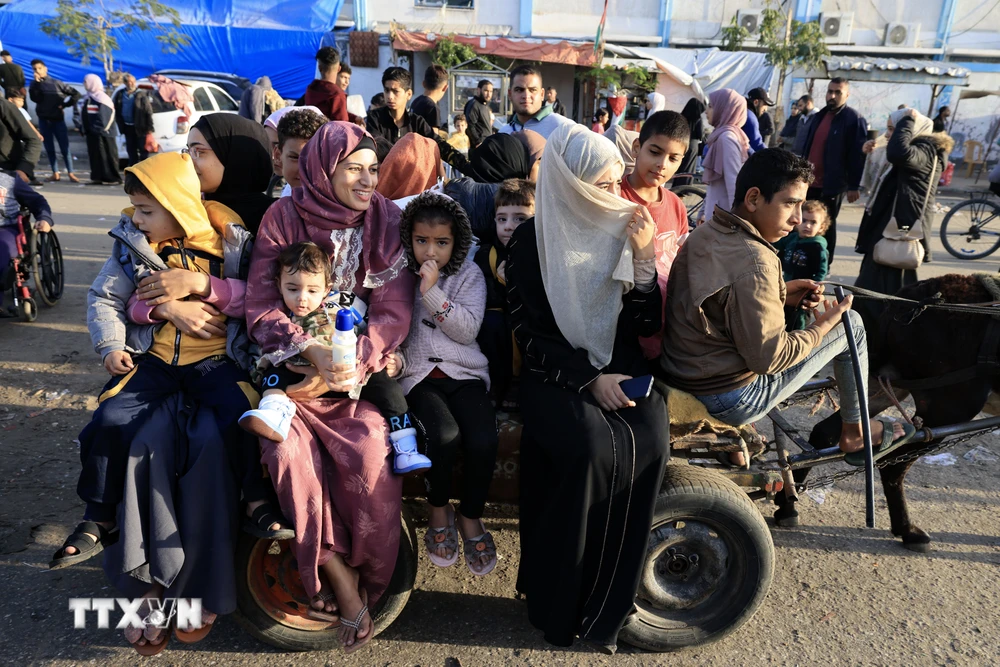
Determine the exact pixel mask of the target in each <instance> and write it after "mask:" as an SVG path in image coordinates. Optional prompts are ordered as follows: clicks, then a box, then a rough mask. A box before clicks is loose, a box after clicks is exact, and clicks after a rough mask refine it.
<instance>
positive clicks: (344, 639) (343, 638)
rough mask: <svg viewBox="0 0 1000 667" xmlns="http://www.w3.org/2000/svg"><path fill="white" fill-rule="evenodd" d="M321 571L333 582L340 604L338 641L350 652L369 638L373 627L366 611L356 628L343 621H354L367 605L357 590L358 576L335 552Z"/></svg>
mask: <svg viewBox="0 0 1000 667" xmlns="http://www.w3.org/2000/svg"><path fill="white" fill-rule="evenodd" d="M323 571H324V572H325V573H326V575H327V577H329V579H330V583H331V584H333V592H334V595H336V596H337V602H338V603H339V604H340V643H341V644H342V645H343V646H344V648H345V649H347V652H348V653H350V652H352V651H354V650H356V649H357V648H360V647H361V645H362V644H364V643H366V640H368V639H371V635H372V631H373V629H374V626H373V625H372V620H371V615H370V614H368V613H367V612H366V613H365V614H364V615H362V616H361V627H360V628H359V629H358V630H355V629H354V628H352V627H350V626H349V625H347V624H346V623H345V621H351V622H354V621H355V620H356V619H357V618H358V616H359V615H361V610H362V609H364V608H365V607H366V606H367V602H366V601H365V600H363V599H362V594H361V593H360V592H359V590H358V583H359V581H360V577H359V576H358V572H357V570H355V569H354V568H352V567H350V566H349V565H348V564H347V563H345V562H344V559H343V558H342V557H341V556H340V554H336V553H335V554H334V555H333V557H332V558H331V559H330V560H328V561H327V562H326V564H324V565H323ZM365 598H367V594H365Z"/></svg>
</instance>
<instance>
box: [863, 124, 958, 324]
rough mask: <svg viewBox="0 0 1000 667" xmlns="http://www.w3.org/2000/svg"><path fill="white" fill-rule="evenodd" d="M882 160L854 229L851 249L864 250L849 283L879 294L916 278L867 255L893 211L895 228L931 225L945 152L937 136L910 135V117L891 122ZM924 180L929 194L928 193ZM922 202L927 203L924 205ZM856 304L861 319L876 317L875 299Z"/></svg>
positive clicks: (900, 287)
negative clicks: (885, 168) (881, 174)
mask: <svg viewBox="0 0 1000 667" xmlns="http://www.w3.org/2000/svg"><path fill="white" fill-rule="evenodd" d="M935 158H936V164H935ZM886 159H887V160H888V161H889V163H890V164H891V165H892V169H891V170H890V171H889V172H888V173H887V174H886V176H885V180H884V181H883V182H882V184H881V186H880V187H879V189H878V191H877V192H876V193H875V195H874V196H875V201H873V202H872V203H871V205H870V206H869V207H868V209H867V210H866V211H865V215H864V217H863V218H862V219H861V227H860V228H859V229H858V240H857V243H856V244H855V246H854V250H855V251H856V252H859V253H861V254H863V255H864V258H863V259H862V260H861V271H860V272H859V273H858V278H857V280H856V281H855V282H854V284H855V285H857V286H858V287H863V288H865V289H870V290H874V291H876V292H882V293H883V294H895V293H896V292H898V291H899V290H900V289H902V288H903V287H904V286H905V285H911V284H913V283H915V282H917V279H918V278H917V272H916V271H915V270H912V271H911V270H904V269H896V268H893V267H891V266H883V265H881V264H877V263H876V262H875V259H874V258H873V256H872V255H873V253H874V250H875V244H876V243H878V242H879V241H880V240H881V239H882V234H883V232H884V231H885V228H886V225H888V224H889V220H890V219H891V218H892V217H893V215H894V214H895V216H896V221H897V224H899V226H900V228H904V227H905V228H910V227H911V226H912V225H921V227H922V228H923V229H924V230H926V229H928V228H929V227H930V225H929V223H928V222H927V218H928V216H932V215H933V213H932V212H931V211H930V210H929V209H930V204H931V203H933V201H934V196H935V194H936V192H937V185H938V177H939V176H940V174H941V170H942V168H943V167H944V165H945V159H946V157H945V155H944V154H943V152H942V149H941V145H940V143H939V141H938V139H937V138H936V137H934V136H922V137H916V138H914V137H913V119H912V118H903V119H902V120H901V121H900V122H899V123H898V124H897V125H896V129H895V131H894V132H893V135H892V139H890V140H889V145H888V146H887V147H886ZM932 169H933V170H934V173H933V174H931V170H932ZM928 184H930V187H931V191H930V193H928V192H927V186H928ZM925 202H927V204H928V205H927V206H926V207H925V206H924V203H925ZM925 236H926V234H925ZM855 308H856V309H857V310H858V312H859V313H861V315H862V317H864V318H865V320H866V322H867V321H874V320H875V319H877V318H878V304H877V303H875V302H872V301H867V300H862V301H858V302H856V303H855Z"/></svg>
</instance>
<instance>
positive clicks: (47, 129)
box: [38, 118, 73, 174]
mask: <svg viewBox="0 0 1000 667" xmlns="http://www.w3.org/2000/svg"><path fill="white" fill-rule="evenodd" d="M38 131H39V132H41V133H42V143H44V144H45V155H46V156H47V157H48V158H49V165H50V166H51V167H52V171H53V173H55V172H57V171H59V170H58V169H57V168H56V142H57V141H58V142H59V151H60V152H61V153H62V156H63V162H65V163H66V171H67V172H68V173H70V174H72V173H73V155H72V154H71V153H70V152H69V131H68V130H67V129H66V121H64V120H62V119H60V120H47V119H45V118H39V119H38Z"/></svg>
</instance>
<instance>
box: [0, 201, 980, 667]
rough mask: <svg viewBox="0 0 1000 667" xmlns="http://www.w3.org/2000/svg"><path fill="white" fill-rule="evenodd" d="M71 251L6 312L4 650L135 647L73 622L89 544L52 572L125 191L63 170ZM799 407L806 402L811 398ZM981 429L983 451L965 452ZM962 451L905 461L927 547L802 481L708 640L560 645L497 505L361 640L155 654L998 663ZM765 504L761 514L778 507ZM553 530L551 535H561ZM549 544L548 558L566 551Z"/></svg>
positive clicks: (109, 658) (226, 625)
mask: <svg viewBox="0 0 1000 667" xmlns="http://www.w3.org/2000/svg"><path fill="white" fill-rule="evenodd" d="M44 193H45V195H46V197H48V198H49V200H50V202H51V203H52V205H53V208H54V210H55V211H56V217H57V229H58V231H59V235H60V238H61V239H62V243H63V247H64V249H65V253H66V268H67V287H66V295H65V297H64V299H63V300H62V302H60V303H59V305H58V306H57V307H56V308H54V309H43V310H42V312H41V314H40V317H39V319H38V321H37V322H35V323H33V324H21V323H18V322H13V321H10V320H4V321H0V454H2V457H0V600H2V601H3V609H2V611H0V664H5V665H29V664H53V665H72V664H100V665H133V664H138V658H137V656H136V654H135V653H134V652H133V651H131V650H130V649H129V648H127V645H126V643H125V641H124V639H123V638H122V637H121V635H120V633H117V632H115V631H113V630H98V629H96V628H94V627H93V622H91V627H90V628H89V629H87V630H74V629H73V624H72V614H71V613H70V612H69V611H68V601H67V600H68V598H70V597H111V596H113V595H114V591H113V590H112V589H110V588H109V587H108V584H107V582H106V580H105V578H104V575H103V573H102V571H101V569H100V567H99V564H98V563H97V562H95V561H91V562H89V563H87V564H84V565H82V566H78V567H75V568H70V569H68V570H62V571H60V572H50V571H49V570H48V569H47V563H48V560H49V558H50V557H51V554H52V552H53V551H54V550H55V549H56V547H57V546H58V545H59V544H60V543H61V542H62V539H63V538H64V537H65V535H66V534H67V533H68V532H69V530H70V529H71V527H72V526H73V525H74V524H75V523H76V521H77V519H78V517H79V516H80V513H81V511H82V505H81V503H80V502H79V501H78V499H77V497H76V491H75V488H76V479H77V474H78V471H79V460H78V448H77V445H76V444H75V442H74V440H75V438H76V437H77V434H78V432H79V430H80V429H81V427H82V426H83V425H84V424H85V423H86V421H87V420H88V418H89V414H90V412H91V410H93V409H94V407H95V404H96V401H95V398H94V397H95V396H96V394H97V392H98V390H99V389H100V387H101V386H102V384H103V383H104V382H105V381H106V379H107V376H106V375H105V373H104V371H103V369H102V367H101V365H100V359H99V358H98V357H97V355H96V354H95V353H94V352H93V350H92V348H91V345H90V339H89V337H88V335H87V329H86V303H85V301H86V291H87V287H88V286H89V285H90V282H91V280H92V279H93V277H94V275H95V274H96V272H97V271H98V269H99V268H100V266H101V263H102V262H103V261H104V260H105V259H106V256H107V251H108V250H109V248H110V245H111V244H110V239H109V238H108V237H107V235H106V232H107V230H108V229H109V228H110V227H111V226H112V225H113V224H114V222H115V221H116V220H117V215H118V211H119V210H120V209H121V207H122V206H123V205H125V204H126V199H125V197H124V195H122V194H121V193H120V192H118V191H112V190H108V189H99V188H92V187H75V186H71V185H60V186H49V187H46V188H45V190H44ZM860 215H861V209H860V208H859V207H847V208H845V213H844V216H843V218H844V220H843V222H844V224H843V227H844V231H843V232H842V238H843V240H842V241H841V246H842V247H844V248H849V247H850V246H851V245H852V242H853V238H851V237H852V236H853V234H854V233H855V232H856V229H857V223H858V221H859V219H860ZM936 247H937V253H936V257H935V262H934V263H933V264H931V265H929V266H927V267H925V268H922V269H921V275H922V276H923V277H928V276H930V275H934V274H939V273H947V272H953V271H960V272H969V271H972V270H979V271H991V270H993V268H994V267H995V266H996V262H997V261H1000V256H998V257H996V258H991V259H990V260H986V262H985V263H983V262H978V263H965V264H962V263H960V262H957V261H954V260H950V258H948V256H947V254H946V253H945V252H944V251H943V250H942V249H941V248H940V245H939V244H937V246H936ZM858 259H859V258H857V256H855V255H853V254H848V253H843V255H839V256H838V259H837V263H836V264H835V265H834V267H835V274H836V276H835V277H837V278H843V279H850V280H853V277H854V275H856V273H857V268H858V264H859V261H858ZM796 418H797V419H803V420H804V413H801V412H800V413H799V414H798V415H797V416H796ZM973 447H980V448H982V449H981V450H977V451H979V452H980V453H981V452H982V451H983V450H985V451H986V453H987V454H990V455H992V456H993V457H994V460H993V461H987V462H982V461H981V462H978V463H976V462H972V461H970V460H967V459H966V458H964V457H963V455H964V454H966V453H967V452H968V451H969V450H970V449H972V448H973ZM952 453H953V454H954V455H955V457H956V460H955V461H956V462H955V464H954V465H950V466H934V465H927V464H923V463H920V464H917V465H916V466H915V467H914V469H913V471H912V472H911V474H910V476H909V478H908V480H907V481H908V487H907V488H908V491H909V499H910V503H911V511H912V514H913V517H914V518H915V519H916V522H917V523H918V524H919V525H920V526H922V527H923V528H925V529H926V530H928V531H929V532H930V533H931V534H932V535H933V536H934V538H935V540H936V541H935V543H934V549H933V550H932V552H931V553H929V554H926V555H919V554H914V553H910V552H908V551H904V550H903V549H901V548H900V547H899V545H898V543H897V541H896V540H894V539H893V538H892V536H891V535H889V533H888V530H887V528H888V517H887V515H886V513H885V505H884V502H883V501H882V500H881V498H879V504H878V514H877V521H878V529H876V530H867V529H864V528H863V527H862V526H863V525H864V510H863V491H862V487H861V480H860V478H859V477H854V478H852V479H851V480H848V481H844V482H841V483H838V485H837V486H836V487H835V488H834V489H833V490H832V491H831V492H830V493H828V494H827V495H826V497H825V498H824V502H823V503H822V504H817V502H816V501H814V500H810V499H804V502H803V503H802V505H803V506H804V507H803V509H804V513H803V517H802V519H803V521H802V523H803V526H802V527H801V528H797V529H793V530H783V529H774V530H773V531H772V532H773V537H774V542H775V545H776V547H777V568H776V573H775V578H774V583H773V585H772V587H771V591H770V594H769V596H768V598H767V601H766V602H765V604H764V606H763V607H762V608H761V610H760V612H759V613H758V614H757V615H756V617H755V618H754V619H753V620H752V621H751V622H750V623H749V624H748V625H746V626H745V627H744V628H742V629H741V630H740V631H739V632H737V633H736V634H735V635H734V636H732V637H730V638H728V639H726V640H724V641H722V642H720V643H718V644H715V645H712V646H709V647H705V648H702V649H697V650H690V651H687V652H683V653H679V654H675V655H670V656H656V655H649V654H643V653H640V652H637V651H632V650H630V649H628V648H627V647H624V646H623V647H622V651H621V653H620V654H619V655H618V656H616V657H614V658H606V657H603V656H599V655H597V654H595V653H593V652H591V651H589V650H588V649H586V648H583V647H580V648H576V649H572V650H568V651H563V650H552V649H551V648H550V647H548V646H547V645H546V644H544V643H543V642H542V641H541V639H540V637H539V636H538V634H537V633H536V632H534V631H533V630H532V629H531V628H530V626H529V625H528V623H527V619H526V616H525V613H524V611H523V609H522V605H521V603H519V602H518V601H517V600H515V598H514V579H515V575H516V570H517V563H518V552H517V534H516V522H515V520H514V519H513V517H514V514H513V513H512V512H511V511H510V510H509V509H508V510H507V511H498V510H497V509H493V510H491V511H490V513H489V514H488V516H487V519H488V523H489V525H490V528H491V530H493V532H494V535H495V536H496V538H497V543H498V546H499V549H500V551H501V554H502V560H501V561H500V566H499V567H498V568H497V571H496V572H495V573H494V574H493V575H492V576H491V577H488V578H486V579H485V580H477V579H476V578H474V577H473V576H472V575H471V574H469V573H468V572H467V571H466V570H464V569H459V568H452V569H450V570H436V569H434V568H433V567H432V566H431V565H430V563H429V562H428V561H427V560H426V559H425V558H424V557H423V556H421V562H420V573H419V575H418V579H417V590H415V591H414V593H413V596H412V597H411V599H410V602H409V604H408V606H407V607H406V609H405V611H404V612H403V614H402V616H401V617H400V618H399V619H398V620H397V621H396V623H395V624H393V625H392V626H391V627H390V628H389V629H388V630H387V631H386V632H385V633H384V634H383V635H381V636H379V637H378V638H377V639H376V640H375V642H373V645H372V647H371V648H368V649H366V650H364V651H362V652H360V653H358V654H355V655H354V656H351V657H349V658H345V657H344V656H343V655H342V654H340V653H339V652H336V651H334V652H326V653H311V654H289V653H282V652H279V651H277V650H275V649H273V648H271V647H269V646H266V645H263V644H260V643H258V642H257V641H255V640H254V639H252V638H251V637H250V636H248V635H247V634H246V633H245V632H243V631H242V630H241V629H240V627H239V626H238V625H237V624H236V623H235V622H234V621H233V620H232V619H231V618H223V619H220V621H219V622H218V627H217V628H216V629H215V630H214V631H213V633H212V634H211V635H210V636H209V638H208V639H207V640H205V641H204V642H203V643H202V644H200V645H198V646H196V647H184V648H180V647H179V645H178V644H176V643H174V644H173V645H172V647H171V649H170V651H169V652H168V653H166V654H164V656H163V657H161V658H159V659H158V662H157V663H155V664H176V665H290V664H296V665H424V666H433V667H439V666H444V665H459V664H461V665H465V666H466V667H468V666H473V665H475V666H478V665H550V664H551V665H558V664H565V665H577V664H586V665H604V664H607V665H611V664H614V665H652V664H664V665H666V664H670V665H725V666H726V667H732V666H733V665H751V664H774V665H781V664H788V665H793V664H794V665H812V664H825V665H841V664H844V665H847V664H850V665H862V664H864V665H900V664H901V665H942V664H956V665H991V664H996V663H997V662H998V660H1000V637H998V635H997V632H996V628H997V627H998V626H1000V588H998V586H997V584H996V581H997V578H998V574H1000V535H998V528H997V525H998V523H997V519H996V508H997V506H998V501H1000V485H998V481H1000V480H998V471H1000V462H998V461H997V460H996V458H1000V438H998V437H997V436H995V435H992V434H991V435H988V436H985V437H983V438H980V439H979V440H977V441H974V442H970V443H967V444H963V445H960V446H957V447H956V448H955V449H954V450H952ZM759 508H760V509H761V511H762V512H764V513H765V516H768V517H769V516H770V514H771V508H770V507H768V506H767V505H766V504H764V503H760V504H759ZM554 546H557V545H554ZM558 558H559V556H558V553H556V554H554V555H553V566H554V567H558Z"/></svg>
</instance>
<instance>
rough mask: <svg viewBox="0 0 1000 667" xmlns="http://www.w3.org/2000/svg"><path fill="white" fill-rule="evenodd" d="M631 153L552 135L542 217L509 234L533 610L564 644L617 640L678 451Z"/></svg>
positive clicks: (542, 183) (540, 197)
mask: <svg viewBox="0 0 1000 667" xmlns="http://www.w3.org/2000/svg"><path fill="white" fill-rule="evenodd" d="M624 168H625V166H624V163H623V161H622V158H621V154H620V153H619V151H618V149H617V148H616V147H615V145H614V144H613V143H611V141H609V140H608V139H606V138H605V137H603V136H601V135H599V134H595V133H593V132H590V131H589V130H587V129H586V128H585V127H584V126H582V125H568V126H564V127H561V128H559V129H558V130H557V131H556V132H555V133H554V134H552V136H550V137H549V141H548V144H547V145H546V151H545V159H543V160H542V165H541V173H540V174H539V177H538V185H537V190H538V191H537V194H536V197H535V202H536V204H535V218H534V219H532V220H528V221H527V222H525V223H523V224H522V225H521V226H519V227H518V228H517V230H516V231H515V232H514V235H513V237H512V238H511V241H510V243H509V245H508V251H509V256H508V261H507V272H506V273H507V298H508V306H509V308H510V318H511V324H512V326H513V330H514V335H515V337H516V338H517V343H518V346H519V347H520V349H521V353H522V364H523V365H522V370H521V392H522V395H521V412H522V417H523V420H524V431H523V433H522V438H521V506H520V534H521V566H520V570H519V572H518V581H517V588H518V591H520V592H521V593H522V594H524V595H525V596H526V598H527V604H528V617H529V620H530V621H531V623H532V624H533V625H534V626H535V627H537V628H538V629H540V630H542V631H543V632H544V633H545V639H546V640H547V641H548V642H550V643H552V644H555V645H557V646H569V645H571V644H572V643H573V640H574V638H575V637H580V638H581V639H583V640H585V641H588V642H590V643H592V644H594V645H596V646H597V647H599V648H601V649H602V650H604V651H606V652H614V650H615V648H616V645H617V641H618V633H619V631H620V630H621V628H622V626H623V624H624V622H625V619H626V618H627V616H628V614H629V613H630V612H631V611H632V609H633V602H634V599H635V593H636V589H637V587H638V582H639V572H640V570H641V568H642V565H643V562H644V560H645V555H646V546H647V543H648V540H649V530H650V525H651V522H652V518H653V506H654V502H655V499H656V495H657V492H658V489H659V485H660V478H661V476H662V474H663V467H664V465H665V464H666V461H667V457H668V455H669V445H668V440H669V437H668V430H669V425H668V420H667V412H666V406H665V404H664V401H663V398H662V397H660V396H659V395H657V394H656V393H655V392H654V393H653V394H652V395H651V397H643V396H635V397H634V398H632V399H630V398H628V397H627V396H626V394H625V393H624V392H623V390H622V388H621V387H620V386H619V383H620V382H621V381H623V380H626V379H629V378H630V377H640V376H644V375H646V374H647V372H648V371H647V365H646V361H645V359H644V357H643V354H642V350H641V348H640V346H639V337H640V336H649V335H652V334H655V333H656V332H658V331H659V330H660V328H661V320H662V312H661V311H662V309H661V304H660V289H659V285H658V284H657V281H656V267H655V262H656V259H655V256H654V249H653V232H654V229H655V226H654V223H653V220H652V218H651V217H650V216H649V213H648V212H647V211H646V209H645V208H643V207H641V206H637V205H636V204H633V203H630V202H628V201H626V200H624V199H622V198H621V197H620V196H619V192H620V186H621V179H622V174H623V172H624Z"/></svg>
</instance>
